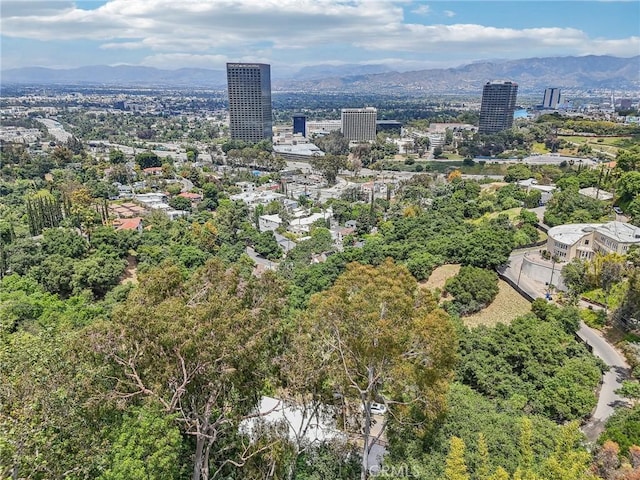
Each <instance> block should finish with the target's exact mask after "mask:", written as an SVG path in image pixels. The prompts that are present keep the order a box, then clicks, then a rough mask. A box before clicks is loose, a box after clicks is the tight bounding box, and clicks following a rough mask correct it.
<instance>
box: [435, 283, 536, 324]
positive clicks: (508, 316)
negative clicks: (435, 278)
mask: <svg viewBox="0 0 640 480" xmlns="http://www.w3.org/2000/svg"><path fill="white" fill-rule="evenodd" d="M429 280H431V278H429ZM498 287H499V289H500V290H499V291H498V295H496V298H495V299H494V300H493V302H491V304H490V305H489V306H488V307H487V308H484V309H483V310H481V311H479V312H478V313H474V314H473V315H469V316H468V317H463V318H462V320H463V321H464V324H465V325H466V326H467V327H478V326H480V325H486V326H489V327H493V326H494V325H496V324H498V323H510V322H511V320H513V319H514V318H516V317H519V316H521V315H524V314H526V313H529V312H530V311H531V304H530V303H529V301H528V300H526V299H525V298H524V297H523V296H522V295H520V294H519V293H518V292H516V291H515V290H514V289H513V288H512V287H511V285H509V284H508V283H507V282H505V281H504V280H498Z"/></svg>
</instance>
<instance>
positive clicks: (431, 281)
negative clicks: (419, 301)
mask: <svg viewBox="0 0 640 480" xmlns="http://www.w3.org/2000/svg"><path fill="white" fill-rule="evenodd" d="M459 271H460V265H458V264H449V265H442V266H440V267H438V268H436V269H435V270H434V271H433V272H431V275H429V278H428V279H427V280H423V281H422V282H420V286H422V287H424V288H428V289H429V290H434V289H436V288H439V289H443V288H444V284H445V282H446V281H447V280H448V279H450V278H451V277H455V276H456V275H457V274H458V272H459Z"/></svg>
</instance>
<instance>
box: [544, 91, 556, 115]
mask: <svg viewBox="0 0 640 480" xmlns="http://www.w3.org/2000/svg"><path fill="white" fill-rule="evenodd" d="M558 105H560V89H559V88H545V89H544V98H543V99H542V108H547V109H552V110H555V109H557V108H558Z"/></svg>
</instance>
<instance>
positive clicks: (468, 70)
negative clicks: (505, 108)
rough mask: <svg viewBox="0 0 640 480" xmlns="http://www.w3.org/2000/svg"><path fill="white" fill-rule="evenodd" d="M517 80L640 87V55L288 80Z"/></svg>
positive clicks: (341, 84) (385, 89)
mask: <svg viewBox="0 0 640 480" xmlns="http://www.w3.org/2000/svg"><path fill="white" fill-rule="evenodd" d="M500 79H508V80H512V81H515V82H517V83H518V85H519V91H520V92H522V93H533V92H540V91H541V90H543V89H544V88H546V87H549V86H553V87H560V88H571V89H585V90H586V89H598V88H605V89H616V90H621V89H624V90H634V89H640V55H638V56H635V57H632V58H619V57H612V56H595V55H588V56H584V57H546V58H527V59H522V60H505V61H484V62H476V63H472V64H468V65H463V66H461V67H455V68H446V69H429V70H419V71H412V72H402V73H400V72H387V73H380V74H372V75H363V76H343V77H330V78H323V79H321V80H315V81H313V80H308V81H298V82H288V84H287V86H286V87H284V86H283V85H282V84H280V83H276V87H280V88H286V89H287V90H289V91H295V90H300V91H305V92H309V91H342V92H379V93H400V92H402V93H409V94H411V93H414V94H419V93H439V94H443V93H453V94H458V93H479V92H480V91H482V85H483V84H484V83H485V82H487V81H490V80H500Z"/></svg>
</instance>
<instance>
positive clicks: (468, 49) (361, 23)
mask: <svg viewBox="0 0 640 480" xmlns="http://www.w3.org/2000/svg"><path fill="white" fill-rule="evenodd" d="M5 4H6V6H5ZM405 4H406V3H405ZM27 5H30V6H32V7H33V8H31V7H30V8H26V6H27ZM402 6H403V4H401V3H399V2H398V1H396V0H352V1H345V0H215V1H211V0H180V1H179V2H176V1H175V0H111V1H109V2H108V3H106V4H104V5H102V6H99V7H98V8H95V9H92V10H84V9H82V8H79V7H77V6H75V4H71V3H70V2H66V1H51V2H45V1H42V2H25V1H15V0H3V12H2V15H1V16H0V28H1V30H2V35H3V36H6V37H13V38H26V39H36V40H45V41H46V40H70V41H73V40H80V41H94V42H99V43H101V48H102V49H103V50H104V51H105V53H107V52H116V51H117V50H122V51H128V52H129V53H131V54H134V53H135V51H136V50H139V51H140V54H139V55H140V57H139V58H141V60H140V61H141V62H142V63H144V64H145V65H154V66H161V65H162V66H166V64H167V63H171V62H176V63H179V64H180V66H187V65H191V66H197V65H203V64H205V63H206V64H207V65H209V66H211V63H207V62H213V63H216V65H217V64H220V63H221V62H223V60H222V59H223V58H225V59H226V58H227V57H229V58H231V59H232V60H239V59H243V58H253V57H260V60H262V61H266V62H270V63H274V64H275V63H299V62H301V61H305V60H307V59H313V60H317V61H316V62H315V63H324V62H326V61H327V60H328V57H332V58H333V59H335V60H338V61H346V62H348V63H354V59H355V61H362V59H364V58H372V57H373V58H372V59H371V60H370V61H371V62H374V63H377V62H378V61H377V60H375V57H376V56H380V57H388V58H395V59H396V63H399V62H403V61H404V62H422V63H425V61H424V59H425V58H430V57H433V56H434V55H441V57H444V56H445V55H446V57H448V58H450V59H469V58H472V59H473V58H476V59H477V58H482V57H486V56H489V57H492V58H495V57H502V58H506V57H511V58H514V57H525V56H531V55H544V56H551V55H571V54H574V55H575V54H578V55H580V54H590V53H592V54H613V55H621V56H630V55H634V54H637V52H638V51H639V50H640V40H639V38H638V37H630V38H618V39H601V38H590V37H589V36H588V35H587V34H586V33H584V32H583V31H581V30H577V29H573V28H553V27H552V28H529V29H513V28H497V27H491V26H485V25H474V24H455V25H437V24H434V25H423V24H419V23H413V24H411V23H406V22H405V19H404V12H403V8H402ZM413 11H414V12H416V13H420V14H422V15H428V14H429V13H430V12H431V9H430V8H429V6H428V5H419V6H417V8H415V9H414V10H413ZM7 12H10V14H7ZM443 14H444V15H447V16H449V17H452V16H454V15H455V13H454V12H453V11H450V10H445V11H443ZM319 51H321V52H322V55H323V57H322V58H317V55H318V52H319ZM334 52H335V53H334ZM64 53H67V52H64ZM128 58H129V57H128ZM438 60H439V59H438ZM250 61H253V60H250ZM454 61H455V60H454ZM189 62H191V63H189Z"/></svg>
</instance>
